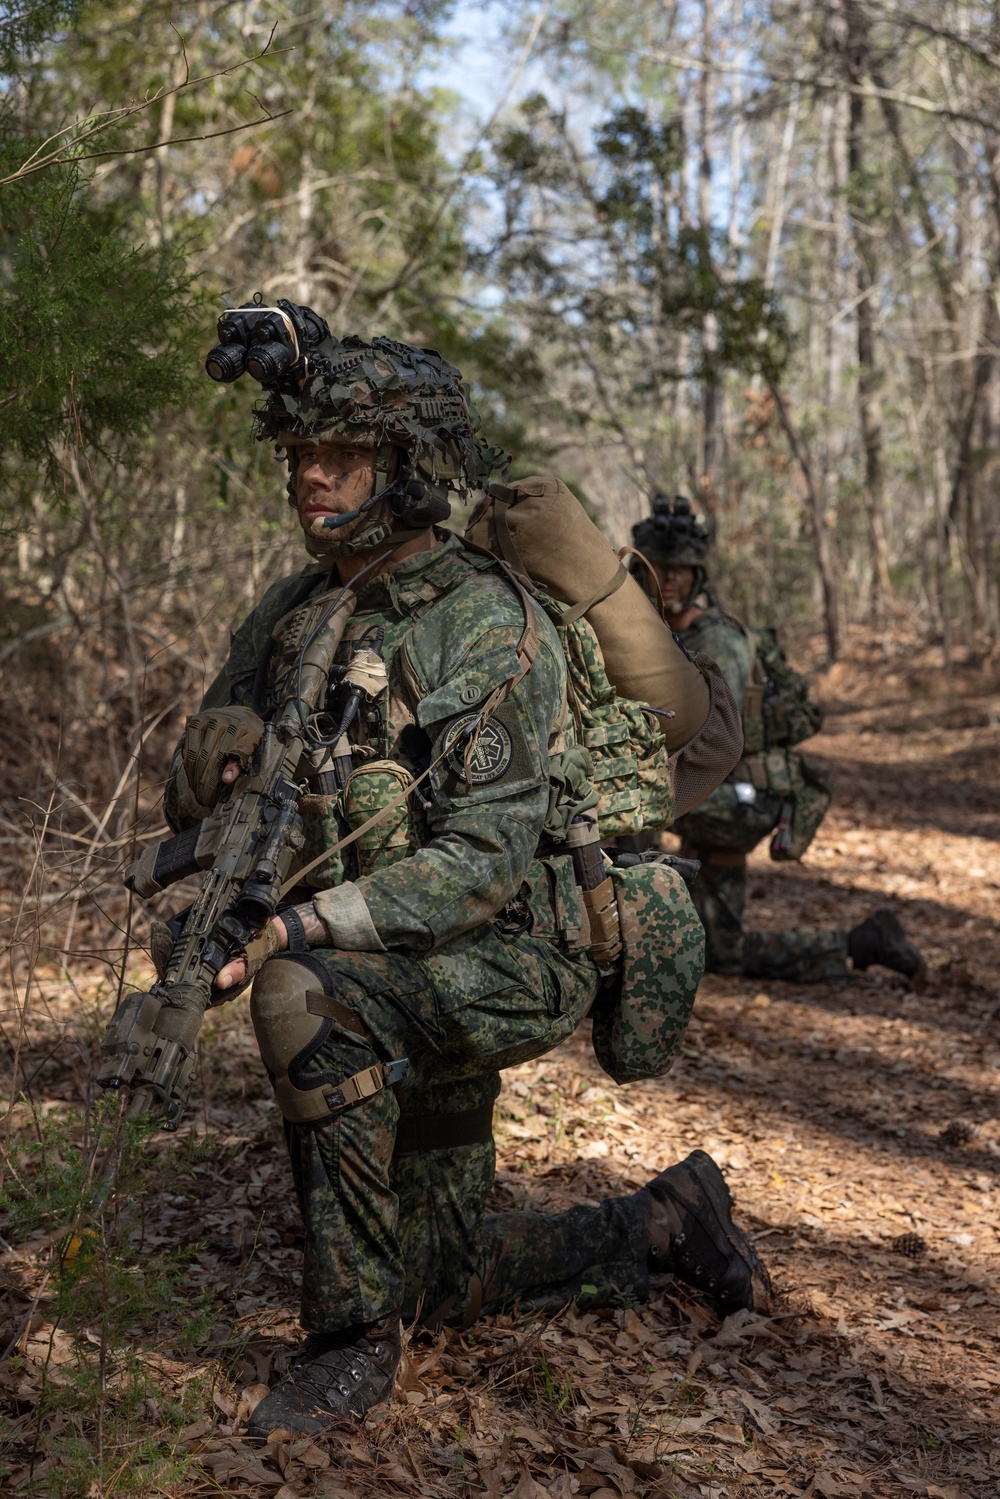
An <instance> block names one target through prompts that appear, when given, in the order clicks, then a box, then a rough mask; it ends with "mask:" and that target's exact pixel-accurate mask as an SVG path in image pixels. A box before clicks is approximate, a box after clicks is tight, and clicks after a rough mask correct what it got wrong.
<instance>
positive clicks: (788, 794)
mask: <svg viewBox="0 0 1000 1499" xmlns="http://www.w3.org/2000/svg"><path fill="white" fill-rule="evenodd" d="M632 535H633V539H634V545H635V547H636V549H637V551H639V552H640V553H641V554H642V556H643V557H644V558H645V559H646V561H647V562H649V563H650V564H651V566H652V568H653V570H654V571H655V574H656V577H655V582H654V583H653V584H652V585H651V584H650V582H649V580H647V587H650V586H652V587H653V588H658V591H659V595H660V601H661V606H662V608H663V612H664V615H665V617H666V619H667V622H668V623H669V624H670V625H671V627H672V628H673V629H674V630H675V631H676V633H677V636H678V638H679V639H680V640H681V641H682V643H683V644H684V646H685V647H686V648H687V649H689V650H692V651H702V652H704V653H705V654H706V655H707V656H710V657H711V658H712V660H713V661H714V662H715V663H716V664H717V665H718V666H719V668H720V669H721V671H722V673H723V675H724V676H725V678H726V681H727V682H728V683H729V687H730V691H731V692H732V694H733V697H734V698H735V699H736V702H737V703H739V704H741V705H742V716H743V738H744V754H743V758H742V759H741V760H740V762H739V764H738V765H736V766H735V767H734V769H733V770H732V771H730V773H729V775H728V776H727V777H726V779H725V780H724V781H723V782H722V784H721V785H719V786H717V787H716V789H715V790H714V791H713V792H712V795H711V796H710V797H708V798H707V800H705V801H703V802H701V803H700V804H699V805H698V806H696V807H694V808H693V809H692V810H691V811H689V812H687V813H685V815H684V816H682V817H679V818H678V819H677V821H676V822H675V823H674V825H673V830H674V832H676V833H679V834H680V836H681V839H682V847H681V853H682V854H684V855H685V856H686V857H688V858H693V859H700V860H701V872H700V874H699V876H698V879H697V881H696V882H695V884H694V886H693V887H692V892H691V893H692V897H693V899H694V903H695V905H696V907H697V909H698V914H699V916H700V917H701V919H702V922H703V923H704V927H705V966H706V968H707V969H708V970H709V972H710V973H745V974H747V975H749V976H751V977H754V978H772V979H789V980H792V981H793V982H797V983H801V984H807V983H837V982H838V981H842V980H844V979H846V978H847V976H848V971H849V970H848V966H847V960H848V958H850V959H851V962H852V965H853V967H854V968H855V969H865V968H868V967H869V966H870V965H871V964H873V963H879V964H881V965H882V966H883V967H885V968H892V969H895V970H896V971H897V972H898V973H903V974H906V975H907V976H908V977H913V976H914V975H915V974H916V973H917V972H918V971H919V970H920V968H921V966H922V960H921V957H920V954H919V952H918V951H917V949H916V948H915V947H914V946H913V944H912V943H911V942H909V941H908V940H907V938H906V933H905V932H904V930H903V927H902V925H901V923H900V921H899V918H898V917H897V916H896V915H895V913H894V912H893V911H892V910H891V909H890V908H889V907H888V906H878V907H877V908H876V909H875V910H874V911H872V912H871V914H870V915H869V916H867V917H866V918H865V920H864V921H862V922H859V924H858V925H857V926H855V927H852V928H851V929H850V930H849V931H846V930H844V929H843V928H841V927H834V928H832V929H830V930H826V931H824V930H819V931H816V930H814V931H795V930H787V929H786V930H784V931H777V932H768V931H755V930H749V931H748V930H746V929H745V928H744V926H743V912H744V907H745V905H746V891H747V854H748V853H750V851H751V850H752V849H754V848H756V846H757V845H758V843H761V842H762V841H763V839H765V838H767V837H768V836H769V835H770V836H771V857H772V858H773V859H776V860H778V861H782V860H786V859H800V858H801V857H802V855H803V854H804V853H805V851H806V849H807V848H808V847H809V844H810V843H811V842H812V839H813V838H814V837H815V835H816V832H817V830H818V829H819V826H820V823H821V822H822V820H823V816H824V814H825V812H826V810H827V808H828V807H829V805H830V801H831V783H830V778H829V776H828V775H827V773H826V771H825V770H823V769H822V768H821V767H820V766H818V765H816V764H814V763H813V762H811V761H809V760H807V759H806V758H805V757H804V756H803V755H801V754H800V753H799V752H798V750H796V749H794V748H793V746H794V745H796V744H799V743H800V742H801V741H802V740H804V739H807V738H809V737H810V735H812V734H815V733H816V731H817V729H818V728H819V726H820V722H821V714H820V710H819V709H818V708H817V707H816V705H815V704H814V703H812V702H810V700H809V694H808V684H807V682H806V679H805V677H804V676H802V675H801V673H799V672H797V671H793V669H792V668H791V667H790V666H789V664H788V662H787V661H786V659H785V654H784V651H783V650H782V648H781V646H780V645H779V644H778V641H777V639H776V637H775V635H774V632H773V631H772V630H753V629H750V628H748V627H747V626H746V625H744V624H743V623H742V622H741V621H740V620H738V619H735V618H734V617H733V616H732V615H731V614H727V613H726V612H725V610H723V609H721V608H720V607H719V605H718V604H717V602H716V601H715V599H714V597H713V596H712V594H711V590H710V589H709V586H708V574H707V570H706V566H705V563H706V559H707V557H708V550H709V545H710V537H709V533H708V531H707V530H706V528H705V526H704V525H703V524H702V523H701V522H700V521H699V520H698V519H697V517H696V516H695V515H693V514H692V511H691V505H690V502H689V501H688V500H686V499H685V498H684V497H683V495H678V496H677V498H676V499H675V500H673V501H670V500H669V499H668V498H667V497H666V496H665V495H657V496H656V498H655V499H654V501H653V514H652V515H651V516H649V517H648V518H647V519H646V520H643V521H640V522H639V524H638V525H637V526H634V527H633V530H632ZM633 565H634V566H635V564H633ZM636 571H637V573H638V575H639V577H640V578H643V577H645V573H644V570H643V569H642V566H641V564H639V565H638V567H637V568H636Z"/></svg>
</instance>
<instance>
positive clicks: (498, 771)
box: [445, 713, 514, 786]
mask: <svg viewBox="0 0 1000 1499" xmlns="http://www.w3.org/2000/svg"><path fill="white" fill-rule="evenodd" d="M478 717H479V715H478V713H463V714H462V716H461V717H460V718H456V719H455V720H454V722H453V723H452V724H450V725H449V728H448V755H447V760H446V762H445V763H446V764H447V766H448V768H449V769H450V770H451V771H452V773H453V774H454V775H456V776H459V777H461V778H462V779H463V780H464V779H465V742H466V740H465V730H466V729H467V728H468V727H469V725H470V724H473V723H475V721H476V719H477V718H478ZM513 755H514V746H513V743H512V741H511V737H510V733H509V732H508V730H507V729H506V728H505V727H504V725H503V724H502V723H500V722H499V721H498V720H497V719H496V718H489V719H487V721H486V722H485V723H484V724H483V727H482V728H481V730H480V731H479V738H478V739H477V740H476V748H475V751H474V753H473V756H472V759H471V761H470V763H469V778H470V780H471V781H472V784H473V785H474V786H491V785H492V784H493V782H494V781H499V780H500V778H501V777H502V776H503V775H505V774H506V771H507V767H508V766H509V765H510V762H511V760H512V758H513Z"/></svg>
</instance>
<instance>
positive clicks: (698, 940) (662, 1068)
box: [593, 864, 705, 1083]
mask: <svg viewBox="0 0 1000 1499" xmlns="http://www.w3.org/2000/svg"><path fill="white" fill-rule="evenodd" d="M609 873H610V875H611V879H612V880H613V882H614V886H615V897H616V900H617V902H618V918H619V923H620V928H621V940H622V956H621V958H620V960H619V969H618V973H617V975H616V976H614V977H613V978H611V979H610V980H608V981H607V982H606V984H605V987H604V989H603V990H602V992H601V993H600V995H599V996H598V998H597V1001H596V1003H595V1005H594V1010H593V1021H594V1030H593V1044H594V1054H595V1055H596V1057H597V1060H598V1062H600V1064H601V1066H602V1067H603V1069H604V1071H605V1072H606V1073H607V1074H608V1076H609V1077H613V1078H614V1080H615V1082H616V1083H630V1082H636V1081H638V1080H639V1079H641V1078H651V1077H662V1076H663V1075H664V1073H666V1072H669V1071H670V1068H671V1066H672V1065H673V1062H674V1058H675V1057H676V1056H677V1053H678V1052H679V1051H680V1048H681V1042H682V1040H683V1038H684V1032H685V1030H686V1029H687V1024H688V1021H689V1020H690V1018H691V1011H692V1009H693V1007H694V1000H695V995H696V994H697V992H698V983H699V981H700V979H701V975H702V970H703V968H704V966H705V932H704V928H703V927H702V924H701V922H700V920H699V919H698V913H697V912H696V910H695V908H694V905H693V903H692V901H691V897H690V895H689V894H688V889H687V885H686V884H685V882H684V880H683V879H682V877H681V876H680V874H678V872H677V870H676V869H673V868H671V867H670V866H669V865H666V864H639V865H634V866H632V867H631V868H628V869H617V868H616V869H611V870H610V871H609Z"/></svg>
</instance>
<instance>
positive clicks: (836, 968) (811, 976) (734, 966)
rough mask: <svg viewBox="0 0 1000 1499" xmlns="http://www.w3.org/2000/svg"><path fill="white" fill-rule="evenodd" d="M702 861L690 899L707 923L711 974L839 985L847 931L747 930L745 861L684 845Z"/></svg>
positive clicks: (844, 968) (843, 971)
mask: <svg viewBox="0 0 1000 1499" xmlns="http://www.w3.org/2000/svg"><path fill="white" fill-rule="evenodd" d="M684 851H685V853H686V854H687V855H688V856H689V857H691V858H701V859H702V860H703V863H702V866H701V872H700V873H699V875H698V878H697V879H696V880H695V882H694V884H693V885H692V886H691V898H692V900H693V901H694V904H695V909H696V910H697V912H698V915H699V916H700V917H701V922H702V925H703V926H704V928H705V967H706V969H707V970H708V972H709V973H745V974H747V975H748V977H750V978H761V979H788V980H789V981H791V982H792V983H797V984H835V983H839V982H841V981H842V980H844V979H846V977H847V934H846V932H845V931H843V929H842V928H839V927H833V928H831V929H829V930H827V931H802V932H798V931H784V932H759V931H745V930H744V927H743V912H744V908H745V906H746V898H747V870H746V865H745V864H742V865H735V866H720V865H717V864H713V863H711V862H709V861H710V860H711V857H712V852H713V851H712V850H711V849H695V848H691V847H690V846H686V847H685V850H684Z"/></svg>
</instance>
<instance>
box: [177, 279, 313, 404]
mask: <svg viewBox="0 0 1000 1499" xmlns="http://www.w3.org/2000/svg"><path fill="white" fill-rule="evenodd" d="M218 333H219V342H218V343H217V344H216V346H215V348H214V349H212V351H211V352H210V354H209V356H208V358H207V359H206V360H205V370H206V372H207V373H208V374H209V375H210V376H211V377H212V379H213V380H219V381H221V382H222V383H223V384H226V385H229V384H231V383H232V381H234V380H238V379H239V378H240V376H241V375H243V374H247V375H251V376H252V377H253V379H254V380H259V381H260V383H261V385H263V386H264V387H265V389H268V390H299V389H300V388H301V386H302V382H303V381H304V380H306V379H308V377H309V376H310V375H312V374H315V373H316V370H317V367H318V366H317V363H316V361H315V360H314V358H313V356H314V355H315V354H316V351H317V350H318V349H319V347H320V345H321V344H323V343H325V342H327V341H332V340H330V329H329V326H328V324H327V322H326V320H325V318H321V317H320V315H319V313H318V312H313V310H312V308H311V307H298V306H297V305H296V304H295V303H294V302H287V301H285V300H283V299H282V300H281V301H279V302H278V303H277V304H276V305H275V306H274V307H265V306H264V298H263V296H262V294H261V293H260V292H257V294H256V296H255V297H254V299H253V301H252V302H244V304H243V305H242V307H228V308H227V309H226V311H225V312H224V313H223V314H222V316H221V317H220V318H219V324H218Z"/></svg>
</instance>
